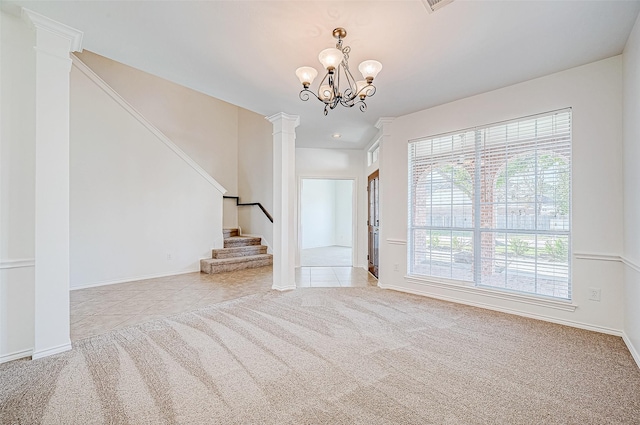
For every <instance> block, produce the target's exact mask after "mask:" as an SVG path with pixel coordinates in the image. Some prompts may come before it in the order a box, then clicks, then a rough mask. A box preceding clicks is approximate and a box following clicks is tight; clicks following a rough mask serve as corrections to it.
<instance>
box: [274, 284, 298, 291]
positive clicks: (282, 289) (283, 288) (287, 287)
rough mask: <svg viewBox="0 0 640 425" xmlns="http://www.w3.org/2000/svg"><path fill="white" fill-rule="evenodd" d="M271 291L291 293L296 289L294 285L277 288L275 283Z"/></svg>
mask: <svg viewBox="0 0 640 425" xmlns="http://www.w3.org/2000/svg"><path fill="white" fill-rule="evenodd" d="M271 289H275V290H276V291H280V292H284V291H293V290H295V289H296V284H295V283H294V284H293V285H286V286H278V285H276V284H275V283H274V284H273V285H272V286H271Z"/></svg>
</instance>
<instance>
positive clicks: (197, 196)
mask: <svg viewBox="0 0 640 425" xmlns="http://www.w3.org/2000/svg"><path fill="white" fill-rule="evenodd" d="M70 155H71V242H70V243H71V247H70V250H71V287H72V288H78V287H83V286H90V285H96V284H102V283H112V282H117V281H127V280H135V279H140V278H145V277H151V276H158V275H169V274H175V273H181V272H189V271H197V270H199V260H200V259H201V258H205V257H210V255H211V254H210V249H211V248H214V247H220V246H221V245H222V234H221V233H222V232H221V229H222V194H221V193H220V192H219V191H217V190H216V189H215V188H214V186H212V185H211V184H210V183H208V182H207V180H205V179H204V178H203V176H202V175H200V174H198V173H197V172H196V171H195V170H194V169H193V168H191V167H190V166H189V165H188V164H187V163H186V162H185V161H183V160H182V159H181V158H179V157H178V156H177V155H176V154H175V153H174V152H173V151H171V150H170V149H169V148H168V147H167V146H166V145H164V144H163V143H162V142H160V140H158V139H157V138H156V136H154V135H153V134H152V133H151V132H150V131H149V130H147V128H146V127H144V126H143V125H142V124H141V123H140V122H139V121H137V120H136V119H135V118H134V117H133V116H132V115H130V114H129V113H128V112H127V111H126V110H125V109H123V108H122V107H121V106H120V105H118V104H117V103H115V101H114V100H113V99H112V98H111V97H109V96H108V95H107V94H105V93H104V92H103V91H102V90H101V89H100V88H99V87H98V86H97V85H96V84H95V83H94V82H92V81H91V80H90V79H89V78H88V77H87V76H86V75H84V74H83V73H81V72H80V71H79V70H78V69H77V68H76V67H75V66H74V67H73V69H72V72H71V154H70ZM169 257H170V259H169Z"/></svg>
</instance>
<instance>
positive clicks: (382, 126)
mask: <svg viewBox="0 0 640 425" xmlns="http://www.w3.org/2000/svg"><path fill="white" fill-rule="evenodd" d="M393 120H395V118H394V117H380V118H378V121H376V128H377V129H378V130H380V134H381V135H385V136H386V135H389V134H390V124H391V123H392V122H393Z"/></svg>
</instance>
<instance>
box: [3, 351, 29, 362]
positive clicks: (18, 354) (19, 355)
mask: <svg viewBox="0 0 640 425" xmlns="http://www.w3.org/2000/svg"><path fill="white" fill-rule="evenodd" d="M32 355H33V349H31V348H30V349H28V350H21V351H14V352H13V353H9V354H4V355H2V356H0V364H1V363H6V362H11V361H14V360H18V359H24V358H25V357H31V356H32Z"/></svg>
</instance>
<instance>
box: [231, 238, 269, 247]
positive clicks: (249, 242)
mask: <svg viewBox="0 0 640 425" xmlns="http://www.w3.org/2000/svg"><path fill="white" fill-rule="evenodd" d="M261 243H262V239H260V238H245V239H225V240H224V247H225V248H237V247H241V246H254V245H260V244H261Z"/></svg>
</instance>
